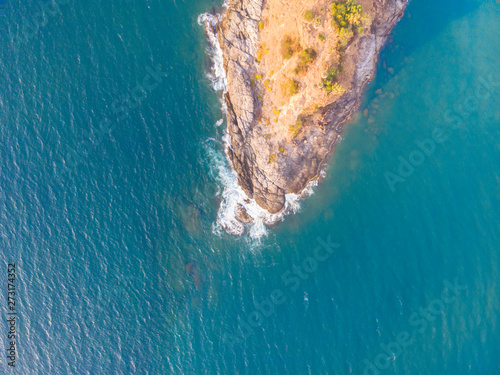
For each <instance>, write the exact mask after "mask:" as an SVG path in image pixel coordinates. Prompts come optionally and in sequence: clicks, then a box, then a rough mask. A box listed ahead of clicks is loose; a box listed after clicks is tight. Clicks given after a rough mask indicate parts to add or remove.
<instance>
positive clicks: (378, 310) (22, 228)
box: [0, 0, 500, 375]
mask: <svg viewBox="0 0 500 375" xmlns="http://www.w3.org/2000/svg"><path fill="white" fill-rule="evenodd" d="M63 2H64V1H60V3H63ZM2 4H3V5H2ZM217 5H220V2H218V1H217V2H211V1H207V0H204V1H179V0H176V1H163V0H151V1H127V0H121V1H119V0H108V1H106V2H99V1H95V0H89V1H86V2H76V1H68V2H67V3H65V4H60V5H59V10H60V13H57V14H54V15H48V16H47V18H46V20H43V18H40V17H38V16H36V14H37V13H38V12H39V9H40V8H39V5H38V4H36V3H34V2H27V3H21V2H20V1H15V0H9V1H4V2H1V1H0V6H1V7H2V8H1V9H3V10H4V13H3V14H2V13H0V16H1V17H2V18H1V19H0V22H1V27H0V30H1V32H2V42H1V43H0V95H1V96H0V124H1V126H0V176H1V177H0V264H1V268H2V270H4V271H1V272H0V278H2V281H1V282H0V284H1V285H3V287H2V288H3V290H2V295H6V293H7V290H6V288H7V285H6V283H7V264H8V263H13V262H15V263H16V265H17V280H16V285H17V288H18V290H17V297H16V298H17V305H16V308H17V311H18V340H17V345H18V349H19V352H18V353H17V354H18V358H17V361H16V369H15V370H14V371H11V370H12V369H10V368H8V366H7V365H6V358H5V356H4V355H3V354H2V357H1V358H0V363H1V365H2V367H3V370H4V371H6V373H18V374H273V375H276V374H294V375H295V374H301V375H302V374H363V373H380V374H450V375H455V374H488V375H489V374H498V373H499V371H500V367H499V366H500V362H499V358H500V346H499V343H500V332H499V327H498V312H499V310H500V306H499V305H500V304H499V301H500V299H499V291H498V267H499V259H498V256H499V243H500V241H499V240H500V174H499V167H500V146H499V142H498V139H500V138H499V137H500V130H499V127H498V125H499V120H500V111H499V108H500V105H499V99H500V95H499V92H500V85H499V82H500V76H499V74H498V69H497V67H498V61H499V57H500V43H499V25H498V19H499V15H500V4H498V3H496V2H495V1H493V0H488V1H475V0H470V1H465V0H459V1H451V0H437V1H431V0H413V1H412V2H411V3H410V4H409V6H408V8H407V13H406V15H405V17H404V18H403V19H402V20H401V22H400V23H399V24H398V25H397V27H396V29H395V30H394V32H393V36H392V40H391V41H390V43H388V44H387V46H386V47H385V48H384V50H383V51H382V53H381V57H380V60H379V63H378V70H377V75H376V78H375V80H374V82H373V83H371V84H370V85H369V87H368V89H367V92H366V94H365V96H364V98H363V104H362V106H361V108H360V113H359V115H358V116H357V117H356V118H355V119H354V120H353V123H352V124H351V125H350V126H349V127H348V130H347V132H346V133H345V135H344V139H343V141H342V143H341V144H340V145H339V147H338V148H337V150H336V151H335V154H334V155H333V156H332V158H331V159H330V161H329V163H328V167H327V170H326V178H325V179H324V180H323V181H322V182H321V183H320V185H319V186H318V187H317V188H315V193H314V194H313V195H312V196H310V197H308V198H307V199H306V200H305V201H303V202H302V203H301V206H302V208H301V210H300V212H298V213H297V214H295V215H291V216H288V217H287V218H286V220H285V222H284V223H282V224H280V225H279V226H277V227H276V228H273V229H271V230H269V231H268V234H267V236H264V237H262V238H261V239H260V242H257V241H255V240H250V239H249V238H248V236H242V237H235V236H232V235H229V234H226V233H225V232H223V231H218V230H217V227H216V225H215V223H216V219H217V211H218V208H219V204H220V199H221V192H222V190H223V186H222V185H221V177H220V166H217V164H216V160H223V157H222V149H223V143H222V136H223V130H224V125H222V126H220V127H217V126H215V123H216V122H217V121H218V120H219V119H220V118H221V117H223V115H222V113H221V109H220V103H219V98H218V95H219V94H218V93H216V92H215V91H214V90H213V89H212V87H211V82H210V81H209V79H208V78H207V77H206V73H207V71H208V70H209V69H210V59H209V57H208V55H207V53H206V48H207V41H206V39H205V36H204V32H203V28H202V27H201V26H200V25H198V22H197V18H198V15H199V14H201V13H203V12H207V11H210V10H211V9H212V7H213V6H217ZM34 17H35V19H37V20H38V21H33V18H34ZM30 24H31V29H28V28H25V27H27V26H28V25H30ZM35 24H38V25H39V27H38V30H36V27H35V28H34V25H35ZM23 30H26V31H25V32H24V33H25V34H24V35H23ZM151 69H152V70H155V69H157V70H158V71H160V72H161V73H158V75H156V76H154V75H152V74H151ZM147 77H149V78H147ZM154 77H156V79H155V78H154ZM140 86H141V87H145V86H148V87H150V89H145V90H141V89H140V88H139V89H136V88H138V87H140ZM153 86H154V88H153ZM378 90H382V93H381V91H378ZM133 93H135V94H136V95H139V96H141V100H140V104H139V105H138V106H137V105H136V104H135V101H134V100H133V99H130V98H132V97H133V95H132V94H133ZM127 100H128V101H129V102H127ZM365 110H367V111H368V112H367V114H366V116H364V115H363V111H365ZM102 124H109V125H108V127H107V128H106V126H104V128H105V129H104V131H101V130H99V129H100V128H101V127H102V126H103V125H102ZM110 127H111V129H110ZM433 135H434V138H433ZM419 145H420V146H419ZM422 145H424V146H422ZM419 147H424V148H425V147H427V148H426V151H427V153H424V152H420V153H419V150H420V148H419ZM73 150H75V152H73ZM214 155H215V156H214ZM217 155H218V157H217ZM410 159H411V160H413V161H414V162H415V164H417V165H416V166H414V167H408V166H407V170H406V171H405V170H404V167H400V164H405V163H409V160H410ZM402 160H403V161H402ZM399 168H402V171H403V174H404V176H401V175H399V177H398V178H397V179H396V180H394V178H395V177H394V176H395V175H396V174H397V173H399V172H398V169H399ZM408 168H409V169H408ZM390 173H392V175H391V174H390ZM388 176H391V177H388ZM388 178H389V181H392V185H391V183H389V182H388ZM395 181H397V182H395ZM328 238H330V242H331V243H338V244H339V246H338V247H336V246H330V247H328V250H330V251H331V254H330V253H328V252H326V250H324V249H319V248H318V246H319V245H320V244H321V243H322V241H327V239H328ZM315 255H316V258H317V259H319V258H321V259H323V260H320V261H315V260H314V259H316V258H314V256H315ZM327 255H328V257H327ZM325 257H327V259H325ZM307 271H309V273H308V272H307ZM293 272H296V273H297V274H300V275H301V277H303V278H304V280H301V279H300V278H299V277H298V276H294V275H293ZM283 279H284V280H283ZM447 283H451V284H455V285H456V286H455V288H457V287H458V289H456V290H455V292H454V289H453V288H451V287H450V286H449V284H447ZM447 285H448V286H447ZM272 298H274V299H275V300H276V301H279V302H281V303H280V304H278V305H274V306H273V307H270V306H271V305H270V304H269V303H268V302H264V305H263V307H262V308H263V309H264V313H266V315H268V316H264V315H262V313H256V311H258V310H257V309H256V305H257V306H259V305H262V303H263V301H269V300H271V299H272ZM2 300H4V302H2V306H1V307H0V310H1V311H2V321H1V323H0V344H1V345H2V348H3V347H4V346H5V347H7V324H6V312H7V310H6V308H7V304H6V302H5V298H4V299H2ZM266 306H267V310H265V308H266ZM428 307H431V310H430V311H428V310H427V308H428ZM251 324H253V326H254V327H251ZM398 337H399V339H400V340H399V341H400V342H403V343H404V344H405V345H404V346H402V345H401V344H395V342H397V341H398ZM387 346H389V349H388V350H389V351H391V350H392V352H396V355H392V356H391V358H390V359H389V360H388V359H387V357H388V356H387V355H386V354H383V353H384V349H383V348H384V347H387ZM367 363H371V365H367ZM372 365H373V367H371V370H368V367H367V366H372ZM375 366H379V367H378V368H376V367H375ZM386 366H387V368H384V367H386Z"/></svg>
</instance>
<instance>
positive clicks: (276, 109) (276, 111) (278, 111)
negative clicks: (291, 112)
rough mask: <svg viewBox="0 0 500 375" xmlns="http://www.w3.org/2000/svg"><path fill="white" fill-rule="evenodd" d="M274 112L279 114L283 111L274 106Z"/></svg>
mask: <svg viewBox="0 0 500 375" xmlns="http://www.w3.org/2000/svg"><path fill="white" fill-rule="evenodd" d="M273 113H274V114H275V115H276V116H278V115H279V114H280V113H281V111H280V110H279V109H278V108H276V107H274V108H273Z"/></svg>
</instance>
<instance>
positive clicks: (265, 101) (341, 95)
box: [215, 0, 407, 222]
mask: <svg viewBox="0 0 500 375" xmlns="http://www.w3.org/2000/svg"><path fill="white" fill-rule="evenodd" d="M406 4H407V3H406V1H405V0H358V1H355V0H344V1H331V0H289V1H285V0H265V1H264V0H229V2H228V3H227V4H226V5H227V10H226V12H225V14H224V15H223V16H222V17H220V19H219V22H218V23H217V25H216V26H215V27H216V30H217V33H216V34H217V38H218V41H219V45H220V48H221V50H222V55H223V65H224V70H225V74H226V80H227V81H226V82H227V87H226V91H225V94H224V100H225V103H226V106H227V126H228V134H229V141H228V150H227V155H228V157H229V159H230V161H231V163H232V167H233V168H234V169H235V171H236V172H237V174H238V183H239V185H240V186H241V188H242V189H243V191H244V192H245V194H246V195H247V196H248V198H249V199H252V198H253V199H254V200H255V202H256V203H257V204H258V205H259V206H260V207H262V208H264V209H265V210H267V211H268V212H269V213H271V214H274V213H278V212H280V211H281V210H282V209H283V208H284V206H285V201H286V199H285V195H286V194H289V193H295V194H298V193H300V192H301V191H302V190H303V189H304V188H305V187H306V186H307V185H308V183H309V182H310V181H313V180H316V179H318V177H319V174H320V172H321V167H322V165H323V164H324V163H325V161H326V158H327V157H328V155H330V154H331V153H332V150H333V147H334V145H335V143H336V142H337V141H338V140H339V139H340V134H341V131H342V125H343V124H344V123H345V122H346V121H348V120H349V119H350V117H351V115H352V114H353V113H354V111H355V110H356V109H357V108H358V106H359V103H360V97H361V94H362V91H363V89H364V87H365V86H366V84H367V83H368V82H369V81H370V80H371V79H372V78H373V75H374V72H375V65H376V60H377V56H378V52H379V50H380V49H381V47H382V45H383V44H384V42H385V40H386V38H387V36H388V34H389V33H390V31H391V30H392V28H393V26H394V25H395V24H396V23H397V22H398V20H399V19H400V18H401V17H402V15H403V13H404V9H405V7H406ZM236 210H237V212H236V217H237V218H239V219H240V221H243V222H248V221H251V220H252V217H250V216H249V215H248V213H247V212H246V211H245V209H244V208H243V207H242V206H241V205H237V207H236Z"/></svg>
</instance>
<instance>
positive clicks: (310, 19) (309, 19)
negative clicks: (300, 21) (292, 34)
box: [304, 10, 314, 22]
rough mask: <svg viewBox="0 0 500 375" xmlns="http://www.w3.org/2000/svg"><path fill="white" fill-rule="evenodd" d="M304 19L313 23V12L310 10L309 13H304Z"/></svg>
mask: <svg viewBox="0 0 500 375" xmlns="http://www.w3.org/2000/svg"><path fill="white" fill-rule="evenodd" d="M304 19H305V20H306V21H307V22H311V21H312V20H313V19H314V14H313V12H311V11H310V10H308V11H307V12H305V13H304Z"/></svg>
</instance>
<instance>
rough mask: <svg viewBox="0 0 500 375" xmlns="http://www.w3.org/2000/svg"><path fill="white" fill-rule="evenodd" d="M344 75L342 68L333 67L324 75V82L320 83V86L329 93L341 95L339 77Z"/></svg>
mask: <svg viewBox="0 0 500 375" xmlns="http://www.w3.org/2000/svg"><path fill="white" fill-rule="evenodd" d="M340 73H342V66H341V65H340V66H338V67H331V68H330V69H328V70H327V71H326V72H324V73H323V77H324V78H323V80H322V81H321V82H320V84H319V86H320V87H323V88H324V89H325V91H326V92H327V93H333V92H334V91H335V93H339V90H340V87H342V86H340V85H339V84H338V82H337V79H338V75H339V74H340Z"/></svg>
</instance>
